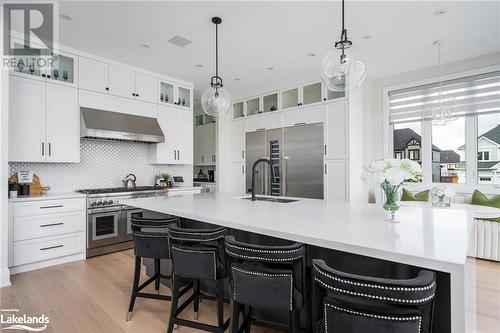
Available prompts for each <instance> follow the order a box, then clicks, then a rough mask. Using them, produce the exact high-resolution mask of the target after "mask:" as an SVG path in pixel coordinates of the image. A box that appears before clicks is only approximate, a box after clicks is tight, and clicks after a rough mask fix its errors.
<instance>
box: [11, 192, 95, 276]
mask: <svg viewBox="0 0 500 333" xmlns="http://www.w3.org/2000/svg"><path fill="white" fill-rule="evenodd" d="M85 200H86V199H85V198H83V197H82V198H72V199H54V200H36V201H26V202H14V203H11V204H9V252H10V255H9V266H10V267H11V272H12V273H14V274H15V273H20V272H25V271H29V270H33V269H37V268H41V267H46V266H51V265H54V264H60V263H63V262H69V261H74V260H80V259H84V258H85V244H86V241H85V239H86V238H85V234H86V230H85V229H86V227H85V226H86V223H85V222H86V209H85Z"/></svg>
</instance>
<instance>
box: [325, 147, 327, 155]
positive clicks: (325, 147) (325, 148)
mask: <svg viewBox="0 0 500 333" xmlns="http://www.w3.org/2000/svg"><path fill="white" fill-rule="evenodd" d="M326 151H327V150H326V145H325V155H326V154H327V153H326Z"/></svg>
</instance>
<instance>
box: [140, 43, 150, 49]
mask: <svg viewBox="0 0 500 333" xmlns="http://www.w3.org/2000/svg"><path fill="white" fill-rule="evenodd" d="M139 47H142V48H145V49H149V45H148V44H139Z"/></svg>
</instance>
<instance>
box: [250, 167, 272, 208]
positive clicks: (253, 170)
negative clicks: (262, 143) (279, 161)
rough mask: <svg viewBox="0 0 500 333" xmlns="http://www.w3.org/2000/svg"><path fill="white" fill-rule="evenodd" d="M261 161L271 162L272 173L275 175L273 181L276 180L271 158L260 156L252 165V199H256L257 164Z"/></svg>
mask: <svg viewBox="0 0 500 333" xmlns="http://www.w3.org/2000/svg"><path fill="white" fill-rule="evenodd" d="M261 162H265V163H267V164H269V166H270V167H271V175H272V177H273V182H275V181H276V177H275V176H274V168H273V162H271V160H269V159H267V158H259V159H258V160H257V161H255V162H254V164H253V166H252V188H251V190H252V201H255V168H256V167H257V165H258V164H259V163H261Z"/></svg>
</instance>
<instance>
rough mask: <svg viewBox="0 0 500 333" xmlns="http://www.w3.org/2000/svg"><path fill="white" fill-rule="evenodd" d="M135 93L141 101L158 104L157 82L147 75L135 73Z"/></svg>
mask: <svg viewBox="0 0 500 333" xmlns="http://www.w3.org/2000/svg"><path fill="white" fill-rule="evenodd" d="M135 93H136V95H137V96H136V97H137V99H139V100H141V101H145V102H151V103H158V97H157V96H158V80H157V79H156V78H155V77H152V76H149V75H144V74H141V73H135Z"/></svg>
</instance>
